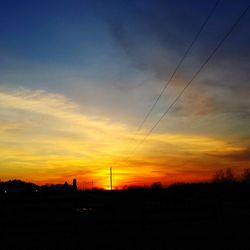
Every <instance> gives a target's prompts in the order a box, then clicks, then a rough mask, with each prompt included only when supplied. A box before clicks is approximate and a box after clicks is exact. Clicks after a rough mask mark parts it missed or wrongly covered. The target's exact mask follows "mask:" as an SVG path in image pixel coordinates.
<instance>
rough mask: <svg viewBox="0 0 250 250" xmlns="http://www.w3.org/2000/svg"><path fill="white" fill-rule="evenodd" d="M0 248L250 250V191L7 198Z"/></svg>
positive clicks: (229, 187) (216, 187) (201, 187)
mask: <svg viewBox="0 0 250 250" xmlns="http://www.w3.org/2000/svg"><path fill="white" fill-rule="evenodd" d="M0 225H1V228H0V235H1V236H0V239H1V241H0V249H38V250H40V249H100V250H102V249H143V250H144V249H145V250H146V249H154V250H158V249H171V250H172V249H173V250H174V249H175V250H177V249H178V250H179V249H235V250H240V249H244V250H245V249H246V250H247V249H250V186H249V185H247V184H242V183H230V184H192V185H191V184H190V185H178V186H172V187H170V188H168V189H164V190H161V189H147V190H145V189H137V190H125V191H112V192H107V191H106V192H105V191H84V192H83V191H78V192H65V193H61V192H37V193H26V194H20V193H16V194H15V193H9V194H4V193H2V194H1V195H0Z"/></svg>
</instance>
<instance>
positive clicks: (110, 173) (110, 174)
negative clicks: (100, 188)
mask: <svg viewBox="0 0 250 250" xmlns="http://www.w3.org/2000/svg"><path fill="white" fill-rule="evenodd" d="M109 178H110V190H111V191H112V168H110V170H109Z"/></svg>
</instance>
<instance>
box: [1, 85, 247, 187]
mask: <svg viewBox="0 0 250 250" xmlns="http://www.w3.org/2000/svg"><path fill="white" fill-rule="evenodd" d="M133 132H134V131H130V130H129V128H128V127H127V126H126V125H124V124H119V123H113V122H111V121H110V120H109V119H107V118H102V117H93V116H90V115H88V114H84V113H83V112H82V109H81V107H79V106H78V105H77V104H75V103H74V102H72V101H71V100H69V99H67V98H66V97H64V96H63V95H59V94H52V93H47V92H45V91H42V90H36V91H31V90H27V89H20V90H18V91H6V90H5V91H4V90H0V134H1V139H0V153H1V160H0V168H1V174H2V176H1V178H4V179H10V178H21V179H24V180H27V179H28V180H29V181H34V182H38V183H47V182H59V181H60V182H64V181H65V180H68V181H70V179H71V178H72V177H77V178H78V180H79V181H80V182H81V181H82V182H83V183H84V182H89V181H90V180H94V182H95V185H96V186H102V187H104V188H105V187H106V186H107V183H108V168H109V167H110V166H113V167H114V186H122V185H128V184H133V183H134V184H143V183H146V184H148V183H150V182H152V181H163V182H164V181H168V180H169V179H168V180H167V179H166V176H168V177H169V176H176V180H178V178H177V177H178V176H179V179H181V178H182V179H183V173H185V174H186V175H187V172H188V171H189V174H190V176H191V175H192V176H196V178H198V177H200V178H201V176H203V177H204V176H205V172H206V174H207V172H208V170H209V168H210V165H211V163H212V161H211V159H210V158H209V157H210V156H209V155H212V154H215V153H216V154H225V153H235V152H238V151H241V150H243V149H244V147H241V146H237V145H232V144H229V143H227V142H226V141H225V140H223V139H218V138H211V137H207V136H202V135H185V134H177V133H176V134H173V133H171V134H170V133H167V132H166V133H161V134H157V133H154V134H152V135H151V136H150V137H149V138H148V139H147V141H146V142H145V143H144V144H142V146H141V147H140V148H139V149H138V150H137V151H136V153H135V154H134V155H133V156H132V157H130V158H127V157H128V153H129V152H131V151H130V149H131V148H133V147H134V145H129V144H128V141H130V139H131V137H133V134H134V133H133ZM143 137H144V135H143V133H142V134H138V135H137V136H136V140H141V139H142V138H143ZM204 158H205V159H206V163H204V161H203V159H204ZM185 162H187V164H184V163H185ZM209 164H210V165H209ZM204 166H205V169H204V170H203V171H201V170H200V168H201V167H204ZM195 173H196V174H195ZM203 177H202V178H203ZM69 178H70V179H69Z"/></svg>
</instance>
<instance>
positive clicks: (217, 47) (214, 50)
mask: <svg viewBox="0 0 250 250" xmlns="http://www.w3.org/2000/svg"><path fill="white" fill-rule="evenodd" d="M249 8H250V4H249V5H248V6H247V7H246V8H245V9H244V11H243V12H242V13H241V15H240V16H239V17H238V18H237V19H236V21H235V22H234V23H233V25H232V26H231V27H230V29H229V30H228V32H227V33H226V34H225V35H224V37H223V38H222V39H221V40H220V41H219V43H218V44H217V46H216V47H215V48H214V49H213V51H212V52H211V53H210V55H209V56H208V57H207V59H206V60H205V61H204V63H203V64H201V66H200V67H199V69H198V70H197V71H196V73H195V74H194V75H193V77H192V78H191V80H190V81H188V82H187V84H186V85H185V87H184V88H183V89H182V91H181V92H180V93H179V95H178V96H177V97H176V98H175V99H174V101H173V102H172V103H171V104H170V106H169V107H168V108H167V110H166V111H165V112H164V113H163V114H162V116H161V117H160V118H159V119H158V120H157V121H156V123H155V124H154V125H153V126H152V128H151V129H150V130H149V131H148V133H147V134H146V135H145V136H144V137H143V139H142V140H141V141H140V142H139V143H138V144H137V146H136V147H135V148H134V152H135V151H136V149H137V148H138V147H139V146H140V145H141V144H142V143H144V141H145V140H146V139H147V137H148V136H149V135H150V134H151V133H152V131H153V130H154V129H155V128H156V127H157V125H158V124H159V123H160V122H161V120H162V119H163V118H164V117H165V116H166V115H167V114H168V113H169V111H170V110H171V109H172V107H173V106H174V105H175V104H176V103H177V101H178V100H179V99H180V98H181V96H182V95H183V93H184V92H185V90H186V89H187V88H188V87H189V86H190V84H191V83H192V82H193V81H194V79H195V78H196V77H197V76H198V74H199V73H200V72H201V71H202V69H203V68H204V67H205V66H206V64H207V63H208V62H209V61H210V59H211V58H212V57H213V56H214V55H215V54H216V52H217V51H218V49H219V48H220V47H221V46H222V44H223V43H224V41H225V40H226V39H227V38H228V37H229V36H230V34H231V33H232V32H233V30H234V29H235V27H236V26H237V25H238V24H239V22H240V21H241V19H242V18H243V16H244V15H245V14H246V13H247V11H248V10H249ZM134 152H133V153H134Z"/></svg>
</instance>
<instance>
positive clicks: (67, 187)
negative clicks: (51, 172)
mask: <svg viewBox="0 0 250 250" xmlns="http://www.w3.org/2000/svg"><path fill="white" fill-rule="evenodd" d="M49 190H51V191H74V190H77V185H76V179H73V184H72V185H69V184H68V182H67V181H65V183H64V184H56V185H51V186H50V187H49Z"/></svg>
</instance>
